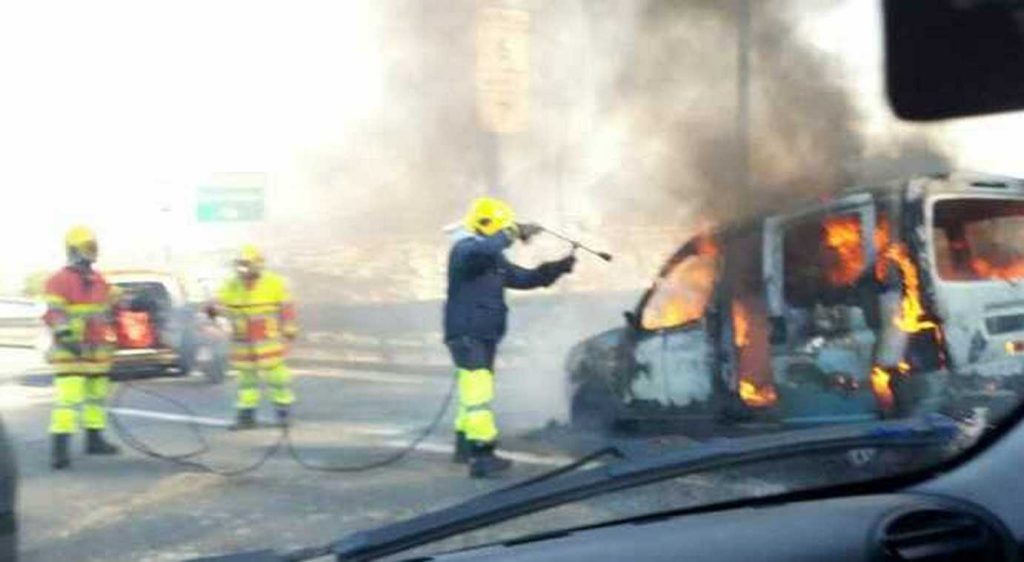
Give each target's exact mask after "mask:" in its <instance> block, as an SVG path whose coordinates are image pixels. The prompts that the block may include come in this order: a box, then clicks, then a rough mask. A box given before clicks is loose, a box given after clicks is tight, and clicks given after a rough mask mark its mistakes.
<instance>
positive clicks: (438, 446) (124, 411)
mask: <svg viewBox="0 0 1024 562" xmlns="http://www.w3.org/2000/svg"><path fill="white" fill-rule="evenodd" d="M110 411H111V412H113V413H115V414H117V415H120V416H129V417H138V418H148V419H154V420H161V421H169V422H178V423H190V424H197V425H206V426H211V427H228V426H230V425H231V424H232V422H230V421H228V420H224V419H219V418H209V417H204V416H188V415H182V414H170V413H166V412H154V411H151V410H138V409H135V408H111V409H110ZM340 425H341V427H340V428H338V429H335V430H334V431H338V430H339V429H340V431H338V432H339V433H348V434H353V433H354V434H360V435H375V436H379V437H398V436H400V435H407V434H409V433H411V432H412V431H413V429H414V428H408V427H397V426H379V425H370V424H352V423H342V424H340ZM297 427H306V428H308V427H309V426H303V425H298V426H297ZM336 434H337V433H336ZM380 446H382V447H387V448H391V449H404V448H406V447H408V446H409V441H401V440H397V439H389V440H386V441H382V442H381V443H380ZM416 449H417V450H419V451H426V452H430V453H446V454H451V453H452V452H454V450H455V448H454V447H453V446H452V445H451V444H448V443H439V442H430V441H428V442H425V443H420V444H419V445H418V446H417V447H416ZM501 455H502V456H504V457H505V458H507V459H510V460H513V461H516V462H520V463H523V464H534V465H542V466H563V465H566V464H568V463H570V462H572V461H573V460H575V459H573V458H572V457H567V456H563V455H539V454H536V453H529V452H526V451H509V450H502V451H501Z"/></svg>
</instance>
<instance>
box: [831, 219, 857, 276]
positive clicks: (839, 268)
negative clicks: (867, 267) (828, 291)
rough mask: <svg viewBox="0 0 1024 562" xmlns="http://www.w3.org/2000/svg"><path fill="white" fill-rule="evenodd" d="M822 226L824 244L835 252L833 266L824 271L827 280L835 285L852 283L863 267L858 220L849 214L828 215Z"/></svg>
mask: <svg viewBox="0 0 1024 562" xmlns="http://www.w3.org/2000/svg"><path fill="white" fill-rule="evenodd" d="M823 226H824V229H825V245H826V246H827V247H829V248H831V249H832V250H833V251H835V254H836V261H835V263H834V264H833V267H831V268H829V269H828V271H827V272H826V275H827V277H828V281H829V283H831V284H832V285H833V286H835V287H845V286H847V285H852V284H853V283H854V282H855V281H856V280H857V278H858V277H859V276H860V272H861V271H862V270H863V269H864V249H863V248H862V246H861V236H860V220H859V219H858V217H856V216H849V215H846V216H836V217H829V218H827V219H825V222H824V223H823Z"/></svg>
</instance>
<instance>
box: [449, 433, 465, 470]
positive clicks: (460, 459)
mask: <svg viewBox="0 0 1024 562" xmlns="http://www.w3.org/2000/svg"><path fill="white" fill-rule="evenodd" d="M452 462H453V463H455V464H466V463H468V462H469V440H468V439H466V433H465V432H463V431H456V432H455V453H454V454H453V455H452Z"/></svg>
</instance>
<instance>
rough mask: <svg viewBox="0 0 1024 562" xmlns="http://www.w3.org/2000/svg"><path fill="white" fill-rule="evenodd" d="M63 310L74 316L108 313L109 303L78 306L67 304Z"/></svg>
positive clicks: (91, 303)
mask: <svg viewBox="0 0 1024 562" xmlns="http://www.w3.org/2000/svg"><path fill="white" fill-rule="evenodd" d="M65 308H66V309H67V311H68V312H69V313H71V314H74V315H76V316H79V315H81V316H85V315H92V314H100V313H104V312H108V311H110V303H105V302H90V303H80V304H68V305H67V306H66V307H65Z"/></svg>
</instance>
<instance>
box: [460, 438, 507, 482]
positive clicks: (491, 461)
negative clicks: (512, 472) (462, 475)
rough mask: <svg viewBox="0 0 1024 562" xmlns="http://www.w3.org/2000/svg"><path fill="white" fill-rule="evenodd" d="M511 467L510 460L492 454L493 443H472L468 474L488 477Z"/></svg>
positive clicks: (473, 476)
mask: <svg viewBox="0 0 1024 562" xmlns="http://www.w3.org/2000/svg"><path fill="white" fill-rule="evenodd" d="M511 467H512V461H510V460H508V459H503V458H501V457H499V456H497V455H495V454H494V443H473V444H472V449H471V451H470V457H469V476H470V477H471V478H488V477H490V476H496V475H497V474H499V473H501V472H504V471H506V470H508V469H509V468H511Z"/></svg>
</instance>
